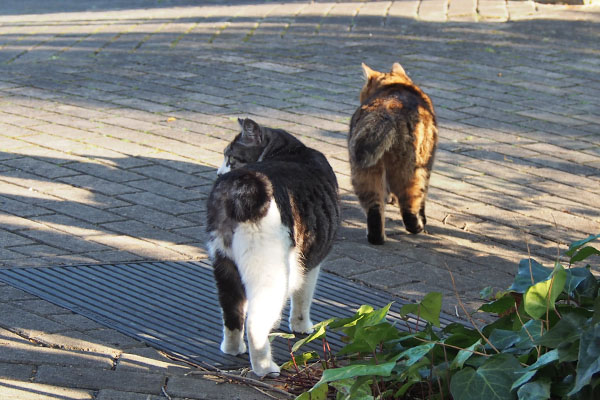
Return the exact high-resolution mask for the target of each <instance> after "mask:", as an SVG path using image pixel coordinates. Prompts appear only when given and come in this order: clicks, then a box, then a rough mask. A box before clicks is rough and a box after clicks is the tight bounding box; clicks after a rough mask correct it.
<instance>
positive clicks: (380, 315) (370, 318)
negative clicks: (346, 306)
mask: <svg viewBox="0 0 600 400" xmlns="http://www.w3.org/2000/svg"><path fill="white" fill-rule="evenodd" d="M392 304H394V303H393V302H392V303H389V304H388V305H386V306H385V307H382V308H380V309H379V310H373V311H371V312H369V313H366V314H365V317H364V318H362V319H361V320H360V321H359V322H358V323H359V324H360V325H361V326H373V325H377V324H379V323H380V322H381V321H383V320H384V319H385V317H386V315H387V313H388V311H390V307H391V306H392Z"/></svg>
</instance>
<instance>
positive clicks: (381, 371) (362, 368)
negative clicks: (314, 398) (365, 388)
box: [314, 361, 396, 388]
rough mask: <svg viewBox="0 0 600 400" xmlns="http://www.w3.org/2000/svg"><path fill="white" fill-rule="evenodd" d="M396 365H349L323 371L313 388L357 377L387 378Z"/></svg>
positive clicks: (390, 363) (393, 362)
mask: <svg viewBox="0 0 600 400" xmlns="http://www.w3.org/2000/svg"><path fill="white" fill-rule="evenodd" d="M395 365H396V362H395V361H392V362H387V363H384V364H378V365H374V364H351V365H348V366H346V367H341V368H332V369H326V370H325V371H323V376H322V377H321V380H320V381H319V382H317V383H316V384H315V386H314V388H316V387H318V386H320V385H322V384H324V383H327V382H331V381H339V380H341V379H349V378H355V377H357V376H367V375H377V376H389V375H390V374H391V372H392V369H394V366H395Z"/></svg>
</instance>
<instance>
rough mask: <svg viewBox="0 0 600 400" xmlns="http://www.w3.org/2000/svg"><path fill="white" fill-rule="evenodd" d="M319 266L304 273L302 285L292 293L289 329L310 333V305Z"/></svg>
mask: <svg viewBox="0 0 600 400" xmlns="http://www.w3.org/2000/svg"><path fill="white" fill-rule="evenodd" d="M320 270H321V266H316V267H315V268H313V269H311V270H310V271H308V272H307V273H306V276H305V277H304V282H303V284H302V286H301V287H300V288H299V289H298V290H296V291H295V292H294V293H292V300H291V306H290V320H289V323H290V325H289V326H290V330H291V331H292V332H299V333H311V332H312V331H313V323H312V321H311V319H310V306H311V304H312V299H313V296H314V294H315V288H316V286H317V280H318V279H319V271H320Z"/></svg>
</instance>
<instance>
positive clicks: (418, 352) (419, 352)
mask: <svg viewBox="0 0 600 400" xmlns="http://www.w3.org/2000/svg"><path fill="white" fill-rule="evenodd" d="M434 346H435V343H425V344H422V345H420V346H415V347H411V348H409V349H406V350H404V351H403V352H402V353H400V354H398V355H396V356H394V357H393V358H392V360H393V361H394V362H395V361H396V360H400V359H401V358H404V357H407V358H406V360H404V364H405V365H406V366H411V365H413V364H414V363H416V362H417V361H419V360H421V359H422V358H423V356H425V355H426V354H427V353H429V352H430V351H431V349H433V347H434Z"/></svg>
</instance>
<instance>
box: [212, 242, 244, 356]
mask: <svg viewBox="0 0 600 400" xmlns="http://www.w3.org/2000/svg"><path fill="white" fill-rule="evenodd" d="M213 273H214V276H215V281H216V284H217V289H218V292H219V303H220V304H221V309H222V311H223V340H222V341H221V351H222V352H223V353H226V354H231V355H234V356H235V355H238V354H242V353H245V352H246V344H245V343H244V320H245V318H246V293H245V290H244V285H243V284H242V280H241V278H240V274H239V272H238V269H237V267H236V265H235V263H234V262H233V260H231V259H230V258H228V257H226V256H224V255H222V254H221V253H220V252H216V254H215V255H214V256H213Z"/></svg>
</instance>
